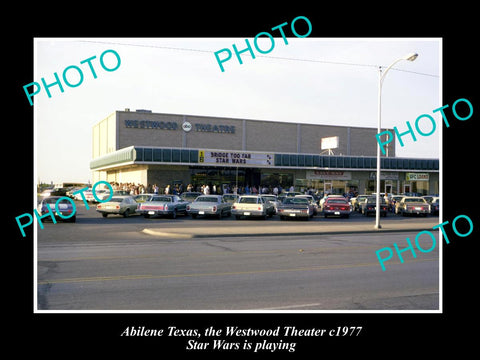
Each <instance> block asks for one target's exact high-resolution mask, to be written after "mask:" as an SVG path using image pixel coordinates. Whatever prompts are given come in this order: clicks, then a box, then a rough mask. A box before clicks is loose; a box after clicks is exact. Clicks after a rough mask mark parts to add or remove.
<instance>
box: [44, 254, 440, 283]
mask: <svg viewBox="0 0 480 360" xmlns="http://www.w3.org/2000/svg"><path fill="white" fill-rule="evenodd" d="M427 261H438V259H436V258H433V259H432V258H431V259H422V260H418V259H417V260H410V261H408V260H407V261H404V262H403V263H409V262H415V263H420V262H427ZM395 264H402V263H401V262H399V261H398V262H394V263H392V265H395ZM368 266H378V262H373V263H361V264H342V265H324V266H312V267H301V268H291V269H272V270H249V271H231V272H220V273H197V274H170V275H119V276H96V277H82V278H70V279H56V280H43V281H39V282H38V283H37V284H38V285H47V284H67V283H78V282H96V281H116V280H145V279H173V278H181V277H185V278H188V277H204V276H233V275H252V274H268V273H282V272H296V271H317V270H335V269H349V268H356V267H368Z"/></svg>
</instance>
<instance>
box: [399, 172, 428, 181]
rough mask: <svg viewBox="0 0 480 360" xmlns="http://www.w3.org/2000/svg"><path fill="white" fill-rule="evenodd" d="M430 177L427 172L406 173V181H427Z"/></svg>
mask: <svg viewBox="0 0 480 360" xmlns="http://www.w3.org/2000/svg"><path fill="white" fill-rule="evenodd" d="M429 179H430V174H428V173H406V174H405V180H406V181H428V180H429Z"/></svg>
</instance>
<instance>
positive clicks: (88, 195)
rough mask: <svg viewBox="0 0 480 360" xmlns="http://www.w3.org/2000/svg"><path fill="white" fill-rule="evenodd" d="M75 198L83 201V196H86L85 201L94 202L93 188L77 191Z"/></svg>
mask: <svg viewBox="0 0 480 360" xmlns="http://www.w3.org/2000/svg"><path fill="white" fill-rule="evenodd" d="M82 194H83V196H82ZM73 198H74V199H75V200H79V201H82V200H83V198H85V201H89V202H92V201H93V200H94V198H93V192H92V188H89V189H88V190H85V191H81V192H78V193H76V194H75V195H74V197H73Z"/></svg>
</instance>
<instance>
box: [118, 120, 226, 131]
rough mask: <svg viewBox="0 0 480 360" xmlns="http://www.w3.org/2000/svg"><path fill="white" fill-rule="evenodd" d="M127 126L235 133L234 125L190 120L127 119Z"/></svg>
mask: <svg viewBox="0 0 480 360" xmlns="http://www.w3.org/2000/svg"><path fill="white" fill-rule="evenodd" d="M125 127H126V128H134V129H154V130H180V129H183V131H185V132H190V131H191V130H195V131H198V132H212V133H220V134H235V126H234V125H216V124H215V125H213V124H201V123H195V124H191V123H190V122H188V121H184V122H183V123H182V124H179V123H177V122H175V121H156V120H125Z"/></svg>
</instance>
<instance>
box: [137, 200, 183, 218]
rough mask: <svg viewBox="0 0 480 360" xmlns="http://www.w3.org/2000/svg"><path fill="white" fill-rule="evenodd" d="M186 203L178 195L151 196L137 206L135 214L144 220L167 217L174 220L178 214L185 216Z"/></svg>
mask: <svg viewBox="0 0 480 360" xmlns="http://www.w3.org/2000/svg"><path fill="white" fill-rule="evenodd" d="M188 204H189V202H188V201H185V200H182V199H181V198H180V197H179V196H178V195H153V196H151V197H150V198H149V199H148V200H146V201H145V202H143V203H140V204H138V208H137V210H136V212H137V213H139V214H141V215H143V217H144V218H149V217H150V216H160V215H167V216H170V217H171V218H172V219H176V218H177V215H178V214H183V215H186V214H187V205H188Z"/></svg>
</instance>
